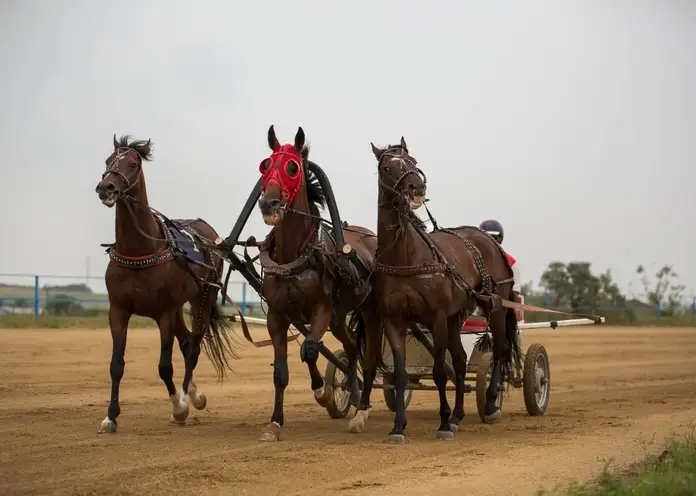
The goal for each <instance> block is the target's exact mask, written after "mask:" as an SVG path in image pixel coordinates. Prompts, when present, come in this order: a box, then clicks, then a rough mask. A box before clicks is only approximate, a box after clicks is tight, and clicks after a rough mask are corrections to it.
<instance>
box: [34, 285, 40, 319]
mask: <svg viewBox="0 0 696 496" xmlns="http://www.w3.org/2000/svg"><path fill="white" fill-rule="evenodd" d="M38 316H39V276H34V317H38Z"/></svg>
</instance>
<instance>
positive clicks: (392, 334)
mask: <svg viewBox="0 0 696 496" xmlns="http://www.w3.org/2000/svg"><path fill="white" fill-rule="evenodd" d="M383 324H384V332H385V333H386V335H387V340H388V341H389V346H391V349H392V356H393V357H394V381H393V382H394V393H395V401H396V413H395V415H394V427H393V428H392V430H391V432H390V433H389V437H388V438H387V441H388V442H389V443H392V444H403V443H405V442H406V436H404V430H405V429H406V424H407V422H406V408H405V406H404V395H405V394H406V385H407V383H408V375H407V373H406V325H404V323H403V322H394V321H393V320H391V319H386V320H385V322H384V323H383Z"/></svg>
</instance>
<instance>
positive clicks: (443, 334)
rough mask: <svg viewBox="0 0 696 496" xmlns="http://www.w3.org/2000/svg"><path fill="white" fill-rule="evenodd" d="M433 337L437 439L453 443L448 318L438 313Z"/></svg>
mask: <svg viewBox="0 0 696 496" xmlns="http://www.w3.org/2000/svg"><path fill="white" fill-rule="evenodd" d="M431 333H432V336H433V382H434V383H435V385H436V386H437V392H438V394H439V396H440V426H439V427H438V429H437V439H444V440H447V441H451V440H452V439H454V432H453V431H452V427H451V426H450V415H452V409H451V408H450V405H449V402H448V401H447V374H446V372H445V358H446V356H445V351H446V348H447V343H448V339H447V338H448V334H449V333H448V329H447V316H446V315H444V314H443V313H438V314H437V315H436V316H435V319H434V321H433V325H432V331H431Z"/></svg>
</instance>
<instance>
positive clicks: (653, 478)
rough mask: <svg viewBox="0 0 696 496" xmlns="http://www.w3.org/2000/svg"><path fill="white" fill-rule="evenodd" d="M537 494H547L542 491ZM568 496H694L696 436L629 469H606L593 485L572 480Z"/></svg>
mask: <svg viewBox="0 0 696 496" xmlns="http://www.w3.org/2000/svg"><path fill="white" fill-rule="evenodd" d="M537 494H538V495H545V494H550V493H547V492H545V491H543V490H540V491H538V492H537ZM562 494H565V495H567V496H626V495H634V496H663V495H664V496H687V495H695V494H696V437H695V436H694V434H693V433H692V434H689V435H687V436H686V437H685V438H684V439H682V440H671V441H670V442H669V443H667V445H666V447H665V449H664V451H663V452H662V453H661V454H660V455H659V456H650V457H648V458H647V459H646V460H645V461H643V462H642V463H640V464H638V465H637V466H634V467H633V469H632V470H630V471H629V472H627V473H623V474H613V473H611V472H610V471H609V470H608V469H607V468H605V469H604V471H603V472H602V473H601V475H600V476H599V478H598V480H597V481H596V482H595V483H594V484H590V485H587V486H585V485H583V484H582V483H581V482H578V481H573V482H571V483H570V484H569V486H568V487H567V488H566V489H565V490H564V492H563V493H562Z"/></svg>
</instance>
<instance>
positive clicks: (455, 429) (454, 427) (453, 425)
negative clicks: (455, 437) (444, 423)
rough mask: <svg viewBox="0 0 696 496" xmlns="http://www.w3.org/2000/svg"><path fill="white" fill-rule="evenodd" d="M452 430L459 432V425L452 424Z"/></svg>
mask: <svg viewBox="0 0 696 496" xmlns="http://www.w3.org/2000/svg"><path fill="white" fill-rule="evenodd" d="M450 429H452V432H459V426H458V425H457V424H450Z"/></svg>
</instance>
